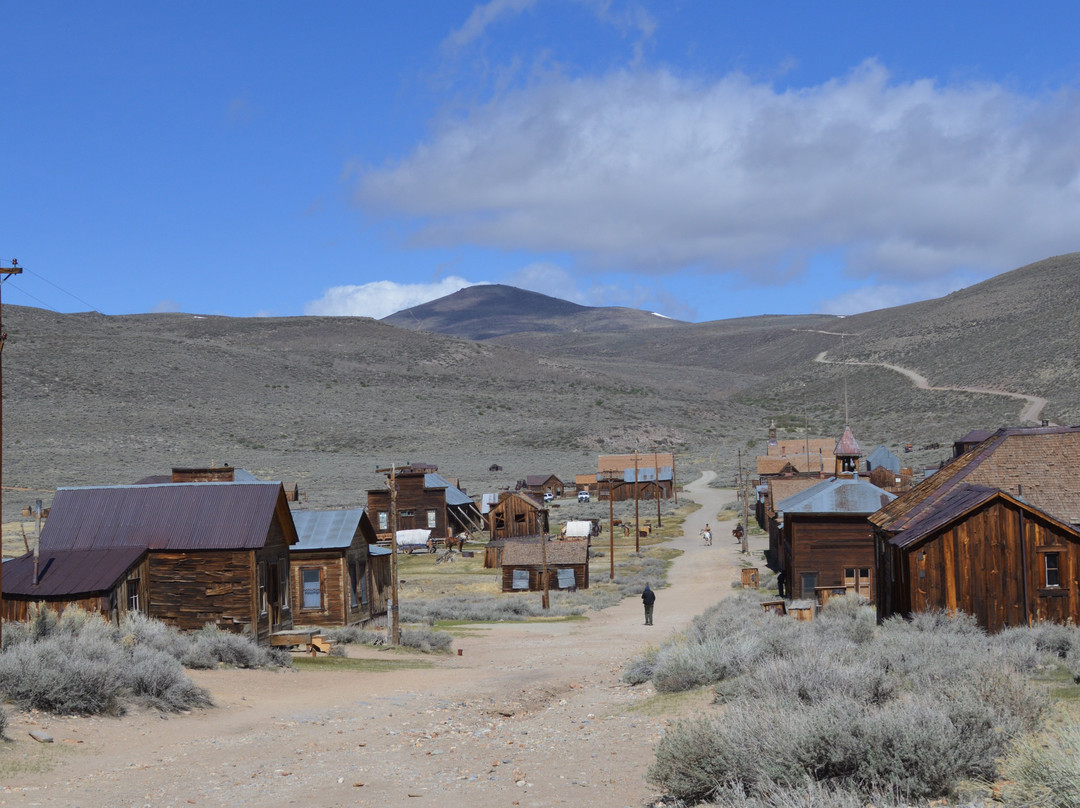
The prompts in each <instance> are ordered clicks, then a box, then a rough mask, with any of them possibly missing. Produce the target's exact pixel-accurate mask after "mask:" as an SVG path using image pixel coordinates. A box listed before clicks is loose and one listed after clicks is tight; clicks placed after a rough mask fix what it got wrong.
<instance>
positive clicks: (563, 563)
mask: <svg viewBox="0 0 1080 808" xmlns="http://www.w3.org/2000/svg"><path fill="white" fill-rule="evenodd" d="M544 544H546V555H547V565H546V571H547V588H548V589H565V590H573V589H588V588H589V543H588V542H587V541H548V542H530V541H508V542H506V545H505V546H504V547H503V551H502V591H503V592H516V591H521V592H525V591H528V592H536V591H538V590H542V589H544V571H545V565H544V555H545V547H544Z"/></svg>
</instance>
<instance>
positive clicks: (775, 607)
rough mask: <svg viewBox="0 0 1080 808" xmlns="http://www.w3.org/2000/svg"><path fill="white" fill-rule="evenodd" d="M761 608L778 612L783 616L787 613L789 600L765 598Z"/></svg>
mask: <svg viewBox="0 0 1080 808" xmlns="http://www.w3.org/2000/svg"><path fill="white" fill-rule="evenodd" d="M761 608H762V609H764V610H765V611H767V612H772V613H773V614H778V615H780V616H781V617H783V616H784V615H786V614H787V601H786V600H763V601H761Z"/></svg>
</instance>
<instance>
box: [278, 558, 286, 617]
mask: <svg viewBox="0 0 1080 808" xmlns="http://www.w3.org/2000/svg"><path fill="white" fill-rule="evenodd" d="M278 580H279V581H281V582H282V583H281V586H280V589H281V608H282V609H288V608H289V586H288V581H289V560H288V559H287V558H285V557H284V556H283V557H281V558H279V559H278Z"/></svg>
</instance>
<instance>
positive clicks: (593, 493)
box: [574, 474, 600, 499]
mask: <svg viewBox="0 0 1080 808" xmlns="http://www.w3.org/2000/svg"><path fill="white" fill-rule="evenodd" d="M574 488H575V489H577V492H578V493H579V494H580V493H581V492H582V491H584V492H585V493H586V494H588V495H589V496H590V497H592V498H594V499H596V498H598V497H599V496H600V478H599V476H598V475H596V474H575V475H574Z"/></svg>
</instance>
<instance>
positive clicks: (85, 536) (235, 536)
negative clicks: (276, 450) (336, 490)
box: [41, 482, 295, 552]
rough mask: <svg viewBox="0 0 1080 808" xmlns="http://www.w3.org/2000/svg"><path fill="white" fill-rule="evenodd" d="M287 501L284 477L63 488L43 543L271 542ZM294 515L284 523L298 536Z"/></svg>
mask: <svg viewBox="0 0 1080 808" xmlns="http://www.w3.org/2000/svg"><path fill="white" fill-rule="evenodd" d="M279 502H280V503H281V505H282V508H283V509H284V511H285V512H286V513H287V512H288V506H287V505H286V504H285V493H284V491H283V490H282V488H281V483H279V482H253V483H168V484H166V485H118V486H95V487H89V488H60V489H58V490H57V492H56V496H55V497H54V498H53V502H52V510H51V511H50V512H49V518H48V519H47V520H46V521H45V525H44V527H43V528H42V530H41V548H42V551H48V552H55V551H61V550H100V549H105V548H111V547H145V548H148V549H150V550H174V551H178V550H251V549H257V548H259V547H262V546H263V545H264V544H265V543H266V537H267V534H268V533H269V531H270V525H271V523H272V521H273V518H274V514H275V509H276V508H277V506H278V504H279ZM286 518H287V521H288V524H285V525H283V529H284V530H285V536H286V541H288V542H290V543H292V542H293V541H295V533H294V528H293V524H292V518H291V517H286Z"/></svg>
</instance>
